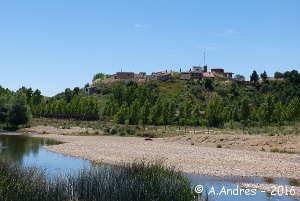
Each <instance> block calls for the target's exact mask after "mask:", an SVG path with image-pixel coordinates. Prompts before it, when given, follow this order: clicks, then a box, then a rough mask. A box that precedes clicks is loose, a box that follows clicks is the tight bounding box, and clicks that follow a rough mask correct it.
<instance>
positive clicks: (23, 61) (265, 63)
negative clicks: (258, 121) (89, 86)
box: [0, 0, 300, 96]
mask: <svg viewBox="0 0 300 201" xmlns="http://www.w3.org/2000/svg"><path fill="white" fill-rule="evenodd" d="M299 19H300V1H299V0H286V1H283V0H251V1H241V0H226V1H223V0H219V1H216V0H190V1H182V0H180V1H179V0H172V1H171V0H161V1H150V0H139V1H137V0H131V1H121V0H119V1H116V0H110V1H102V0H97V1H92V0H86V1H83V0H51V1H50V0H48V1H38V0H31V1H21V0H19V1H17V0H12V1H7V0H0V75H1V78H0V85H1V86H2V87H5V88H9V89H11V90H17V89H18V88H20V87H22V86H25V87H32V88H33V89H40V90H41V91H42V94H43V95H46V96H53V95H55V94H57V93H59V92H62V91H64V90H65V88H71V89H73V88H74V87H76V86H79V87H83V86H84V85H85V84H86V83H88V82H89V83H91V80H92V77H93V75H94V74H96V73H98V72H104V73H107V74H113V73H115V72H117V71H121V69H122V70H123V71H133V72H135V73H138V72H139V71H146V72H147V74H150V73H152V72H155V71H161V70H173V71H179V69H180V68H181V69H182V70H189V69H190V68H191V67H192V66H193V65H199V64H200V65H201V66H202V65H203V64H204V58H203V54H204V52H205V54H206V60H205V63H206V64H207V65H208V69H209V70H210V69H211V68H224V69H225V71H231V72H234V73H235V74H242V75H244V76H245V77H246V78H249V76H250V74H251V73H252V71H253V70H254V69H256V70H257V71H258V72H259V73H261V72H263V71H264V70H266V72H267V73H268V75H269V76H273V75H274V72H276V71H280V72H284V71H290V70H293V69H296V70H298V71H300V23H299Z"/></svg>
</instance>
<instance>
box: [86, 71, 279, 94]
mask: <svg viewBox="0 0 300 201" xmlns="http://www.w3.org/2000/svg"><path fill="white" fill-rule="evenodd" d="M174 74H176V75H178V76H179V79H180V80H204V79H211V80H214V79H215V77H222V78H224V79H225V80H227V81H231V82H235V83H238V84H240V85H244V86H250V85H253V84H254V83H253V82H252V81H250V80H248V79H245V78H242V79H241V78H234V77H233V74H234V73H233V72H226V71H225V70H224V69H223V68H212V69H211V70H210V72H209V71H208V68H207V65H205V66H200V65H199V66H192V68H190V69H189V70H188V71H182V70H181V68H180V70H179V71H173V70H163V71H159V72H153V73H151V74H147V73H146V72H139V73H134V72H131V71H130V72H123V71H120V72H116V73H115V74H113V75H109V76H107V79H106V80H109V81H117V80H130V79H134V80H136V81H146V80H155V79H156V80H160V81H167V80H169V79H170V78H171V76H172V75H174ZM268 80H269V81H283V80H284V79H283V78H279V79H278V78H277V79H275V78H274V77H268ZM99 81H102V79H94V80H93V83H92V84H91V85H89V84H88V85H86V86H85V87H84V92H85V93H86V94H89V95H90V94H92V93H93V91H94V89H95V85H96V84H97V83H98V82H99ZM259 82H262V80H259Z"/></svg>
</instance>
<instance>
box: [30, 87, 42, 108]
mask: <svg viewBox="0 0 300 201" xmlns="http://www.w3.org/2000/svg"><path fill="white" fill-rule="evenodd" d="M32 98H33V104H34V105H38V104H40V103H41V102H42V100H43V96H42V95H41V91H40V90H38V89H36V90H35V91H34V92H33V96H32Z"/></svg>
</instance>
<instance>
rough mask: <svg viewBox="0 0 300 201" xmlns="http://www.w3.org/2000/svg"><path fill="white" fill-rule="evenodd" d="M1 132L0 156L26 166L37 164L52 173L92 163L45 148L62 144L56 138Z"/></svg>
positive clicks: (75, 168) (87, 165)
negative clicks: (45, 147) (0, 146)
mask: <svg viewBox="0 0 300 201" xmlns="http://www.w3.org/2000/svg"><path fill="white" fill-rule="evenodd" d="M1 134H2V135H0V140H2V142H3V146H2V148H1V149H0V150H1V152H0V156H1V157H3V158H5V159H8V160H12V161H14V162H17V163H20V164H22V165H24V166H28V165H35V166H38V167H41V168H44V169H46V170H47V172H48V173H50V174H52V173H63V172H67V171H70V170H78V169H80V168H82V167H89V166H90V165H91V163H90V161H87V160H84V159H81V158H75V157H70V156H65V155H62V154H57V153H54V152H50V151H47V150H46V149H44V148H43V146H46V145H56V144H60V142H58V141H56V140H52V139H45V138H36V137H30V136H28V135H19V134H16V133H4V134H3V133H1ZM7 134H10V135H7ZM12 134H13V135H12Z"/></svg>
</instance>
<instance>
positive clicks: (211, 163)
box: [37, 134, 300, 179]
mask: <svg viewBox="0 0 300 201" xmlns="http://www.w3.org/2000/svg"><path fill="white" fill-rule="evenodd" d="M37 136H38V137H46V138H53V139H56V140H59V141H62V142H66V143H65V144H60V145H53V146H47V147H46V149H48V150H50V151H54V152H57V153H61V154H66V155H70V156H75V157H80V158H84V159H87V160H91V161H95V162H100V163H108V164H119V163H128V162H133V161H141V160H145V161H153V160H161V161H163V162H164V164H165V165H167V166H174V167H175V168H176V169H177V170H179V171H182V172H185V173H191V174H201V175H210V176H219V177H231V176H242V177H270V178H294V179H300V171H299V169H300V163H299V161H300V155H299V154H286V153H270V152H264V151H249V150H238V149H230V148H216V147H204V146H201V145H195V144H194V145H192V144H191V143H182V141H181V140H174V138H154V139H152V140H145V139H144V138H138V137H117V136H70V135H58V134H44V135H37ZM172 139H173V140H172Z"/></svg>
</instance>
